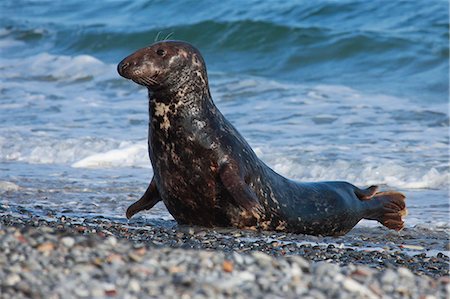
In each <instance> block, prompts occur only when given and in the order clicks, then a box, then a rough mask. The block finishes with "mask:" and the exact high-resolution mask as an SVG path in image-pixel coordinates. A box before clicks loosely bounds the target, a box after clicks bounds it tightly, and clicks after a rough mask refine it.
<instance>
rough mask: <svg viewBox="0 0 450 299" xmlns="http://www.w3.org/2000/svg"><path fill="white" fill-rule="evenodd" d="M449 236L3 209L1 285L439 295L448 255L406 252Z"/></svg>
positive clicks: (43, 290)
mask: <svg viewBox="0 0 450 299" xmlns="http://www.w3.org/2000/svg"><path fill="white" fill-rule="evenodd" d="M443 238H444V239H443ZM445 244H448V235H447V234H446V233H445V232H436V231H434V232H432V231H426V230H424V229H418V230H410V229H406V230H404V231H402V232H400V233H396V232H390V231H388V230H385V229H383V228H381V227H380V228H356V229H354V230H352V231H351V232H350V233H349V234H347V235H345V236H343V237H315V236H307V235H295V234H284V233H279V232H255V231H243V230H236V229H221V228H215V229H206V228H201V227H186V226H178V225H176V223H175V222H174V221H167V220H155V221H149V220H148V219H147V220H143V219H142V218H139V217H138V218H137V219H136V220H133V221H130V222H117V221H114V220H110V219H106V218H101V217H98V218H92V219H86V218H69V217H65V216H62V217H53V216H47V217H40V216H36V215H29V214H26V213H23V214H22V215H14V216H13V215H11V214H8V213H5V211H3V212H2V217H1V220H0V247H1V250H0V262H1V264H2V267H1V272H0V281H1V282H0V283H1V286H2V289H3V290H4V295H5V298H27V297H33V298H62V297H64V298H72V297H73V298H83V297H86V298H106V297H116V298H140V297H142V296H146V297H151V298H157V297H158V296H163V297H168V298H180V297H181V298H211V297H213V298H221V297H229V296H232V297H242V298H244V297H248V296H251V297H252V298H253V297H264V296H267V295H271V296H274V297H275V298H278V297H288V298H293V297H298V296H310V298H331V297H334V298H381V297H383V296H393V297H395V298H419V297H420V296H426V295H430V296H431V297H426V298H445V296H446V294H448V293H449V292H450V279H449V257H448V256H447V255H445V254H443V253H442V252H438V253H437V254H436V255H435V256H427V255H426V254H424V253H419V254H413V253H414V250H412V249H415V250H417V249H420V248H427V247H429V248H434V249H433V250H437V251H439V249H442V251H443V252H444V251H445V249H446V248H444V247H443V246H445ZM402 246H403V247H402ZM408 246H409V248H408ZM67 294H69V295H67ZM71 296H72V297H71ZM183 296H184V297H183Z"/></svg>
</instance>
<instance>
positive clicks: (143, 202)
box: [126, 180, 161, 219]
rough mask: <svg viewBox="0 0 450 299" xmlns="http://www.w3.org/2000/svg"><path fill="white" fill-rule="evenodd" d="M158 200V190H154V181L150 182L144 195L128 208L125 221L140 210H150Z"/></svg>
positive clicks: (159, 198)
mask: <svg viewBox="0 0 450 299" xmlns="http://www.w3.org/2000/svg"><path fill="white" fill-rule="evenodd" d="M160 200H161V197H160V196H159V192H158V189H157V188H156V183H155V180H152V181H151V183H150V185H149V186H148V188H147V191H145V193H144V195H142V197H141V198H140V199H139V200H138V201H136V202H135V203H133V204H132V205H130V206H129V207H128V209H127V212H126V216H127V219H130V218H131V217H133V215H134V214H136V213H138V212H140V211H142V210H150V209H151V208H153V206H154V205H155V204H157V203H158V201H160Z"/></svg>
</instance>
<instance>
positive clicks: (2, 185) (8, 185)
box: [0, 181, 20, 192]
mask: <svg viewBox="0 0 450 299" xmlns="http://www.w3.org/2000/svg"><path fill="white" fill-rule="evenodd" d="M19 189H20V187H19V186H18V185H16V184H14V183H12V182H7V181H0V192H11V191H18V190H19Z"/></svg>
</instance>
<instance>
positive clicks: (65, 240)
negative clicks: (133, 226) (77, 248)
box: [61, 237, 75, 248]
mask: <svg viewBox="0 0 450 299" xmlns="http://www.w3.org/2000/svg"><path fill="white" fill-rule="evenodd" d="M61 243H62V244H63V245H64V246H66V247H68V248H71V247H72V246H73V245H75V239H74V238H72V237H64V238H62V239H61Z"/></svg>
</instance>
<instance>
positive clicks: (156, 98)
mask: <svg viewBox="0 0 450 299" xmlns="http://www.w3.org/2000/svg"><path fill="white" fill-rule="evenodd" d="M148 98H149V114H150V117H152V118H154V117H155V116H161V114H162V113H163V112H162V111H161V109H162V107H164V110H167V111H165V112H169V113H170V114H172V115H174V114H176V115H178V117H193V116H195V115H197V114H201V113H202V111H211V112H212V111H214V112H215V111H217V107H216V106H215V105H214V103H213V101H212V98H211V93H210V91H209V88H208V86H203V88H199V87H198V86H195V85H186V86H184V87H181V88H179V89H177V90H173V89H159V90H150V89H149V90H148Z"/></svg>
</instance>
